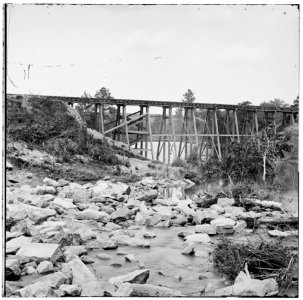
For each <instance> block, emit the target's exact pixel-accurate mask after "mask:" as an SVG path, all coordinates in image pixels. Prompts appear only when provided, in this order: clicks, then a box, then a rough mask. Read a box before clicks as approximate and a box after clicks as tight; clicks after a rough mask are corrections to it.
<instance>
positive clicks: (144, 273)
mask: <svg viewBox="0 0 303 300" xmlns="http://www.w3.org/2000/svg"><path fill="white" fill-rule="evenodd" d="M148 277H149V269H144V270H137V271H134V272H131V273H128V274H126V275H121V276H117V277H111V278H110V279H109V280H108V282H109V283H112V284H113V285H115V286H119V285H121V284H122V283H124V282H129V283H140V284H142V283H145V282H146V280H147V279H148Z"/></svg>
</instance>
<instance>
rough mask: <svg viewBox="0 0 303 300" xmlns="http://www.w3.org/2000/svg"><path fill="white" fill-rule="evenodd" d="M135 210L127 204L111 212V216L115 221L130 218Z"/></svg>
mask: <svg viewBox="0 0 303 300" xmlns="http://www.w3.org/2000/svg"><path fill="white" fill-rule="evenodd" d="M132 214H133V212H132V211H131V210H130V209H128V208H127V207H126V206H124V207H123V208H120V209H117V210H116V211H114V212H113V213H112V214H111V218H112V220H113V221H115V222H120V221H125V220H128V219H129V218H130V217H131V216H132Z"/></svg>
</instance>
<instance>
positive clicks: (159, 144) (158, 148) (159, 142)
mask: <svg viewBox="0 0 303 300" xmlns="http://www.w3.org/2000/svg"><path fill="white" fill-rule="evenodd" d="M163 116H164V110H163V108H162V120H161V128H160V134H162V130H163V119H164V117H163ZM161 138H162V136H161V135H159V140H158V147H157V160H159V156H160V152H161V149H160V146H161Z"/></svg>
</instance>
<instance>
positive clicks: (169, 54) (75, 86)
mask: <svg viewBox="0 0 303 300" xmlns="http://www.w3.org/2000/svg"><path fill="white" fill-rule="evenodd" d="M7 20H8V24H7V31H8V39H7V47H8V48H7V60H8V64H7V68H8V69H7V70H8V71H7V75H8V76H9V78H10V79H11V80H12V82H13V83H14V85H15V86H16V87H15V86H14V85H13V84H12V83H11V82H10V80H9V79H8V80H7V89H8V90H7V92H8V93H33V94H42V95H59V96H81V95H82V94H83V92H84V91H87V92H89V93H91V94H92V95H93V94H94V93H95V92H96V90H97V89H100V88H101V87H103V86H105V87H106V88H108V89H109V90H110V91H111V93H112V95H113V96H114V97H115V98H122V99H146V100H148V99H150V100H165V101H181V99H182V95H183V94H184V93H185V92H186V91H187V89H191V90H192V91H193V92H194V93H195V96H196V99H197V102H202V103H203V102H205V103H227V104H236V103H238V102H241V101H246V100H249V101H251V102H252V103H253V104H254V105H258V104H260V103H261V102H262V101H266V100H270V99H274V98H281V99H283V100H285V101H286V102H287V103H289V104H291V103H292V102H293V100H294V99H295V98H296V97H297V95H298V94H299V81H298V80H299V72H298V70H299V32H298V30H299V11H298V9H297V7H296V6H291V5H265V6H257V5H251V6H249V5H246V6H245V5H187V6H185V5H176V6H170V5H167V6H165V5H156V6H141V5H135V6H129V5H122V6H117V5H92V6H84V5H82V6H81V5H74V6H71V5H48V6H47V5H21V4H19V5H18V4H15V5H12V6H9V7H8V16H7ZM20 63H22V64H24V65H20ZM29 64H31V65H33V66H31V67H30V71H29V74H28V65H29ZM57 65H60V67H56V66H57ZM46 66H52V67H46ZM28 77H29V78H28Z"/></svg>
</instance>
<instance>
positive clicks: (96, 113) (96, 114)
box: [94, 104, 99, 131]
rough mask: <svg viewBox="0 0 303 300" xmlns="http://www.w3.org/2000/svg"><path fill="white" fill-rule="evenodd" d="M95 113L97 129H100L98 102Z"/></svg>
mask: <svg viewBox="0 0 303 300" xmlns="http://www.w3.org/2000/svg"><path fill="white" fill-rule="evenodd" d="M94 115H95V130H97V131H99V130H98V129H99V122H98V104H95V111H94Z"/></svg>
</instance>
